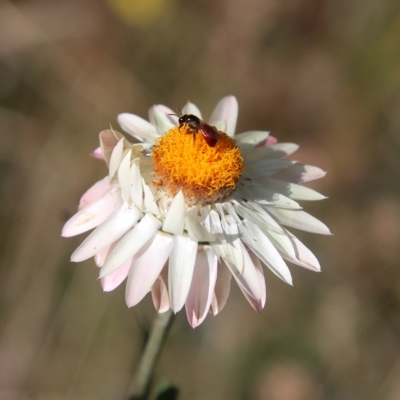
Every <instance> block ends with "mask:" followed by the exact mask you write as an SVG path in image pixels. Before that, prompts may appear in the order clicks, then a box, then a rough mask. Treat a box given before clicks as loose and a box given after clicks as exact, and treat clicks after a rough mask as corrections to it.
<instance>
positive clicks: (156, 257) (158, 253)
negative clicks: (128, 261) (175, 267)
mask: <svg viewBox="0 0 400 400" xmlns="http://www.w3.org/2000/svg"><path fill="white" fill-rule="evenodd" d="M173 243H174V240H173V237H172V236H171V235H168V234H166V233H163V232H158V233H157V235H156V236H155V237H154V239H153V241H152V243H151V244H150V246H149V247H148V248H147V250H146V251H145V252H144V253H143V254H142V255H141V256H140V257H138V258H136V259H134V260H133V262H132V266H131V269H130V271H129V275H128V282H127V283H126V292H125V301H126V304H127V306H128V307H133V306H134V305H136V304H137V303H139V302H140V301H141V300H142V299H143V297H144V296H146V294H147V293H148V292H149V291H150V290H151V287H152V286H153V284H154V282H155V281H156V279H157V277H158V275H159V274H160V272H161V270H162V268H163V266H164V264H165V263H166V261H167V259H168V257H169V255H170V254H171V250H172V247H173Z"/></svg>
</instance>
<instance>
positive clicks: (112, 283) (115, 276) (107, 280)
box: [100, 258, 132, 292]
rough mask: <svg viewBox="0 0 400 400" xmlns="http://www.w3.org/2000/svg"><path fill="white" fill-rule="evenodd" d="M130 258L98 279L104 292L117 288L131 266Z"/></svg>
mask: <svg viewBox="0 0 400 400" xmlns="http://www.w3.org/2000/svg"><path fill="white" fill-rule="evenodd" d="M131 264H132V258H130V259H129V260H128V261H126V262H125V263H124V264H122V265H121V266H120V267H119V268H118V269H117V270H116V271H114V272H113V273H111V274H110V275H107V276H105V277H103V278H101V279H100V283H101V287H102V288H103V291H104V292H111V291H112V290H114V289H115V288H117V287H118V286H119V285H120V284H121V283H122V282H123V281H124V280H125V278H126V277H127V276H128V273H129V269H130V268H131Z"/></svg>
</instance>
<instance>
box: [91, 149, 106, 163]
mask: <svg viewBox="0 0 400 400" xmlns="http://www.w3.org/2000/svg"><path fill="white" fill-rule="evenodd" d="M90 155H91V156H92V157H93V158H98V159H99V160H104V157H103V152H102V151H101V147H100V146H99V147H98V148H97V149H94V150H93V151H92V152H91V153H90Z"/></svg>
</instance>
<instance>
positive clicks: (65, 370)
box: [0, 0, 400, 400]
mask: <svg viewBox="0 0 400 400" xmlns="http://www.w3.org/2000/svg"><path fill="white" fill-rule="evenodd" d="M0 26H1V30H0V127H1V134H0V202H1V208H0V210H1V224H0V238H1V242H0V243H1V247H0V260H1V267H0V399H7V400H8V399H11V400H13V399H49V400H50V399H51V400H57V399H83V400H85V399H87V400H91V399H93V400H94V399H96V400H101V399H124V398H126V390H127V387H128V386H129V382H130V379H131V376H132V373H133V371H134V370H135V366H136V362H137V358H138V355H139V353H140V350H141V348H142V345H143V341H144V340H145V336H146V332H147V331H148V329H149V326H150V324H151V321H152V319H153V317H154V314H155V312H154V310H153V306H152V304H151V301H150V299H147V300H146V301H144V302H143V303H142V304H140V305H139V306H137V307H135V308H134V309H127V308H126V306H125V304H124V288H123V285H122V286H121V287H119V288H118V289H117V290H116V291H114V292H112V293H102V291H101V288H100V285H99V282H98V281H97V274H98V272H97V270H96V268H95V267H94V263H93V261H92V260H89V261H87V262H85V263H82V264H79V265H75V264H71V263H70V262H69V255H70V254H71V252H72V251H73V249H74V248H75V247H77V246H78V244H79V243H80V241H81V240H82V238H81V237H78V238H72V239H68V240H67V239H62V238H60V237H59V234H60V231H61V227H62V225H63V223H64V222H65V221H66V220H67V219H68V217H69V216H70V215H72V214H73V213H74V211H75V206H76V204H77V202H78V199H79V197H80V195H81V194H82V193H83V192H84V190H85V189H86V188H88V187H89V186H90V185H91V184H92V183H94V182H95V181H96V180H98V179H100V178H101V177H103V176H104V175H105V171H106V169H105V167H104V165H103V164H102V163H101V162H99V161H96V160H94V159H90V158H89V157H88V155H89V153H90V152H91V150H92V149H94V148H95V147H96V146H97V133H98V132H99V131H100V130H102V129H105V128H107V127H108V126H109V124H110V123H111V124H112V125H113V126H117V124H116V115H117V114H118V113H120V112H126V111H127V112H133V113H135V114H138V115H141V116H143V117H146V110H147V109H148V108H149V107H150V106H151V105H152V104H154V103H162V104H167V105H169V106H170V107H171V108H175V107H181V106H182V105H183V104H184V103H185V102H186V101H187V100H191V101H193V102H195V103H196V104H197V105H199V106H200V107H201V108H202V109H203V110H204V111H205V113H204V115H207V113H209V112H210V111H211V110H212V108H213V106H214V104H215V103H216V102H217V101H218V100H219V99H220V98H221V97H223V96H225V95H228V94H234V95H236V96H237V98H238V100H239V104H240V116H239V122H238V130H239V131H243V130H249V129H254V128H255V129H264V130H271V131H272V133H273V135H274V136H276V137H278V138H279V140H280V141H292V142H296V143H299V144H300V145H301V147H300V150H299V151H298V153H296V155H295V157H296V159H297V160H299V161H301V162H305V163H309V164H314V165H318V166H320V167H322V168H323V169H325V170H327V171H328V175H327V177H326V178H324V179H323V180H321V181H317V182H315V183H313V185H312V186H313V187H314V188H316V189H317V190H319V191H321V192H322V193H324V194H325V195H328V196H329V197H330V199H329V200H326V201H324V202H319V203H318V204H317V203H313V204H305V208H306V210H307V211H309V212H311V213H312V214H314V215H316V216H317V217H318V218H320V219H322V220H323V221H324V222H326V223H327V224H328V226H330V228H331V229H332V231H333V232H334V234H335V235H334V236H333V237H318V236H316V235H311V234H304V235H303V234H300V235H301V238H302V240H303V241H304V242H305V243H306V244H307V245H308V246H309V247H310V248H312V249H313V250H314V251H315V253H316V255H317V256H318V258H319V260H320V262H321V265H322V267H323V272H322V273H321V274H313V273H311V272H309V271H305V270H301V269H300V268H299V267H292V268H291V270H292V272H293V275H294V287H289V286H287V285H285V284H284V283H282V282H280V281H279V280H278V279H277V278H276V277H275V276H273V275H272V274H270V273H268V272H267V288H268V290H269V299H268V302H267V306H266V309H265V310H264V311H263V312H262V313H261V314H260V315H257V314H256V313H254V312H253V310H252V309H251V308H250V307H249V305H248V304H247V303H246V301H245V299H244V298H243V296H242V295H241V294H240V293H238V292H239V291H238V290H237V289H236V288H234V289H233V291H232V293H231V298H230V299H229V301H228V304H227V307H226V308H225V310H224V311H223V312H222V313H221V315H219V316H217V317H216V318H213V317H211V316H210V317H208V318H207V319H206V321H205V322H204V323H203V324H202V325H201V326H200V327H199V328H197V329H196V330H192V329H191V328H189V326H188V324H187V322H186V320H185V315H184V312H181V313H180V314H179V315H178V318H177V321H176V323H175V326H174V328H173V330H172V332H171V335H170V337H169V340H168V344H167V347H166V349H165V351H164V353H163V356H162V358H161V360H160V363H159V365H158V368H157V381H159V380H160V379H169V381H170V382H172V383H173V384H175V385H177V386H178V387H179V388H180V390H181V397H180V398H182V399H192V400H196V399H209V400H212V399H231V400H234V399H251V400H281V399H282V400H306V399H315V400H320V399H329V400H331V399H340V400H346V399H363V400H369V399H371V400H372V399H377V398H379V399H380V400H394V399H398V398H400V384H399V380H398V377H399V376H400V375H399V374H400V341H399V338H400V303H399V300H400V269H399V265H398V264H399V261H400V245H399V244H400V203H399V195H400V184H399V182H400V181H399V171H400V157H399V152H398V150H399V148H400V90H399V89H400V3H399V2H398V1H396V0H364V1H360V0H282V1H274V0H252V1H244V0H229V1H228V0H221V1H218V2H211V1H206V0H193V1H190V2H185V1H182V0H174V1H173V0H170V1H168V0H157V1H155V0H152V1H150V0H149V1H147V2H146V1H139V0H135V1H127V0H108V1H105V0H104V1H95V0H92V1H91V0H85V1H79V0H69V1H64V2H62V1H57V2H56V1H51V0H29V1H28V0H26V1H22V0H21V1H13V2H11V1H7V0H4V1H2V2H1V3H0Z"/></svg>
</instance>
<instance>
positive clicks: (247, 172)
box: [242, 159, 296, 179]
mask: <svg viewBox="0 0 400 400" xmlns="http://www.w3.org/2000/svg"><path fill="white" fill-rule="evenodd" d="M295 162H296V161H292V160H274V159H266V160H258V161H256V162H254V163H252V164H250V165H246V166H245V168H244V172H243V175H242V176H243V177H244V178H248V179H258V178H264V177H267V176H271V175H274V174H276V173H277V172H279V171H281V170H283V169H285V168H288V167H289V166H291V165H293V164H294V163H295Z"/></svg>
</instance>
